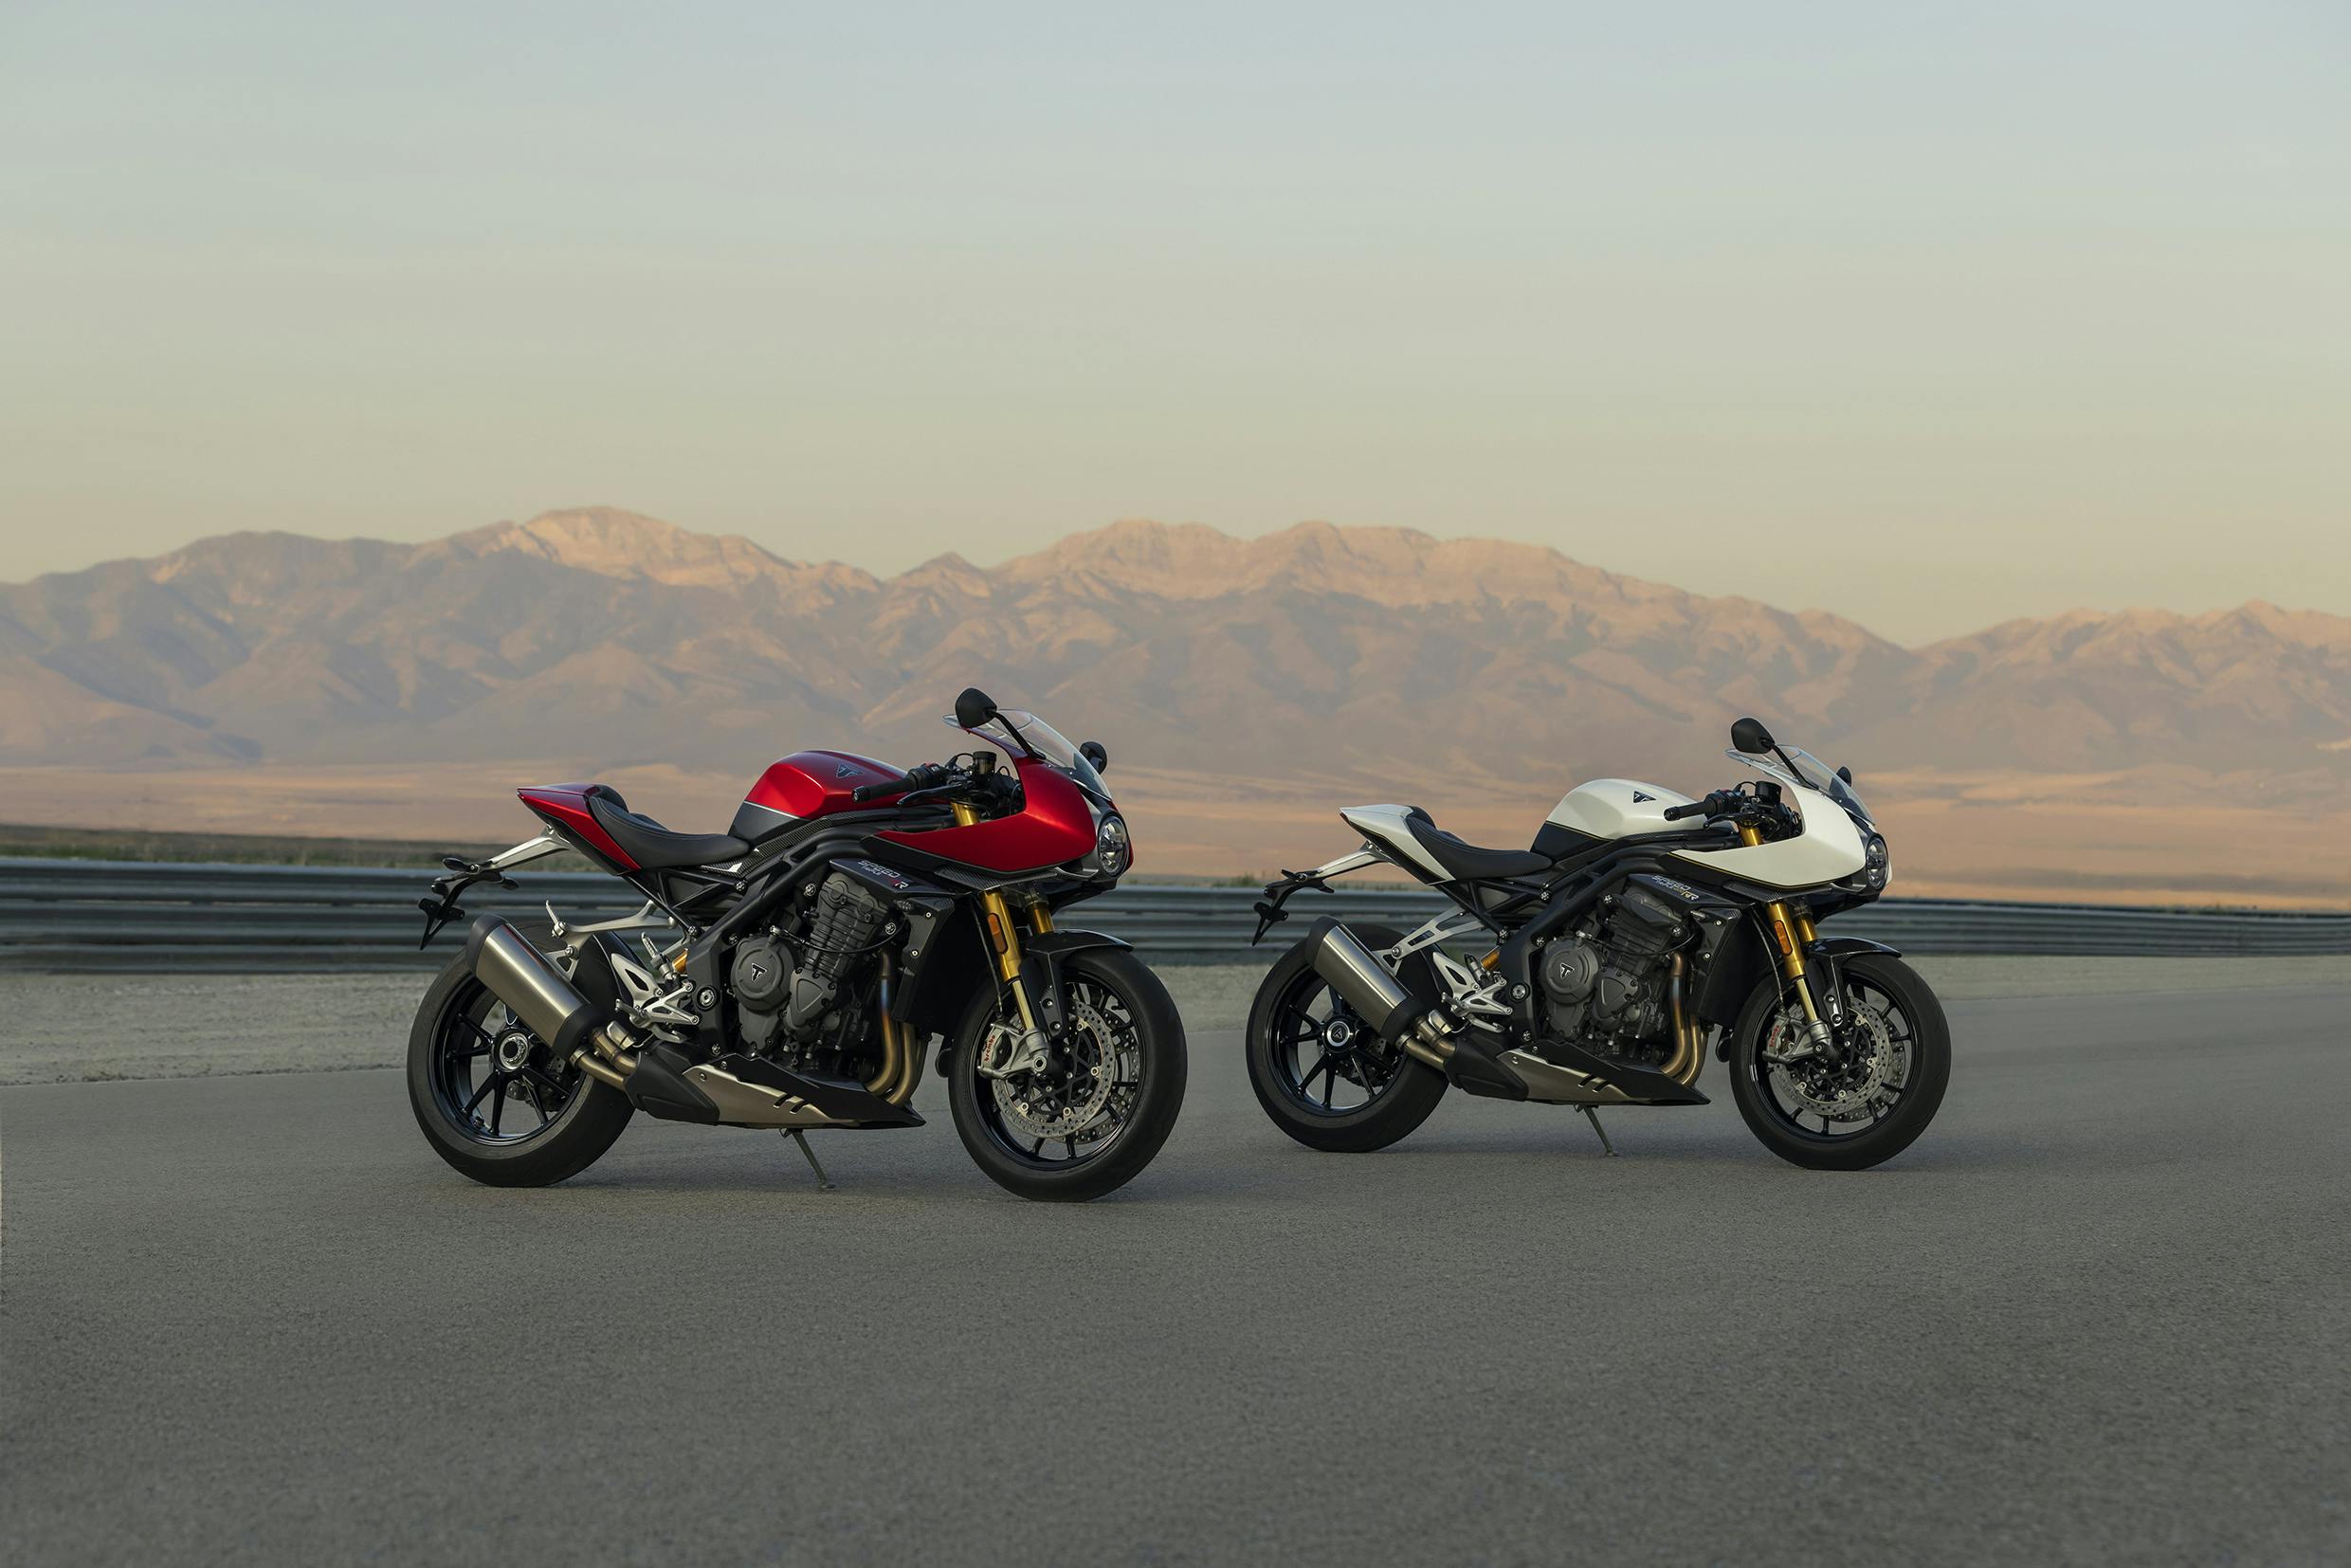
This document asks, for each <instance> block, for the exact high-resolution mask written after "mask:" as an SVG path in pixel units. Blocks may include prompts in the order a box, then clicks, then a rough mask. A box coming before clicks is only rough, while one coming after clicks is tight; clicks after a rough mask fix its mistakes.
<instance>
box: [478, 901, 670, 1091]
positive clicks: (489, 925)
mask: <svg viewBox="0 0 2351 1568" xmlns="http://www.w3.org/2000/svg"><path fill="white" fill-rule="evenodd" d="M465 963H466V966H467V967H468V968H470V969H471V970H472V971H473V974H474V978H476V979H478V980H480V981H481V982H482V983H483V985H485V986H487V987H489V989H490V994H491V995H493V996H496V997H497V998H498V999H499V1000H500V1001H501V1002H503V1003H505V1004H506V1005H507V1006H508V1007H509V1008H512V1009H513V1010H514V1015H515V1016H516V1017H517V1018H519V1019H521V1020H522V1027H523V1028H525V1029H527V1030H530V1031H531V1032H532V1033H533V1034H536V1035H538V1037H539V1038H540V1039H542V1040H544V1041H546V1042H547V1043H548V1044H549V1045H551V1046H553V1047H554V1048H555V1051H556V1058H557V1059H558V1060H561V1061H567V1062H570V1063H571V1064H572V1065H573V1066H574V1067H578V1068H579V1069H580V1070H581V1071H582V1072H584V1073H586V1074H588V1076H589V1077H591V1078H593V1079H595V1080H596V1081H597V1082H599V1083H603V1084H609V1085H611V1086H612V1087H613V1088H616V1089H617V1088H619V1087H621V1086H622V1085H625V1084H627V1083H628V1082H629V1074H630V1073H632V1072H634V1071H636V1070H637V1056H636V1047H637V1039H636V1036H635V1035H634V1034H632V1033H631V1032H630V1031H629V1026H628V1025H626V1024H624V1023H622V1022H621V1021H620V1020H619V1019H618V1018H616V1017H614V1016H613V1015H612V1013H611V1010H610V1009H609V1008H603V1007H599V1006H597V1005H596V1004H595V1003H593V1002H592V1001H590V1000H589V999H588V998H587V997H585V996H582V995H581V994H579V992H578V990H577V989H576V988H575V987H574V986H573V984H572V982H571V981H569V980H567V979H565V978H564V977H563V972H562V971H561V970H558V969H557V968H556V966H555V962H554V960H553V959H551V958H549V957H547V955H546V954H544V953H541V952H540V951H539V950H538V948H536V947H533V946H532V945H531V944H530V942H529V941H527V940H525V939H524V938H523V936H522V933H520V932H519V931H517V930H516V929H515V928H514V927H513V926H511V925H509V924H507V923H506V922H505V921H501V920H500V919H499V918H498V917H497V916H496V915H484V916H483V917H482V918H481V919H480V920H478V921H474V922H473V930H472V931H471V932H470V933H468V934H467V935H466V938H465Z"/></svg>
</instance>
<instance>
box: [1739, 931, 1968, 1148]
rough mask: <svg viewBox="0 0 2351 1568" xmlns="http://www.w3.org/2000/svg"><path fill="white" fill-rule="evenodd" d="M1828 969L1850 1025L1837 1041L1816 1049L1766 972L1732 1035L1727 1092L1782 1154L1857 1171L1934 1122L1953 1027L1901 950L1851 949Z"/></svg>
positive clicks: (1947, 1077)
mask: <svg viewBox="0 0 2351 1568" xmlns="http://www.w3.org/2000/svg"><path fill="white" fill-rule="evenodd" d="M1824 967H1825V966H1824ZM1835 968H1836V970H1837V973H1838V975H1839V978H1840V981H1841V983H1842V986H1843V989H1844V1008H1845V1012H1846V1015H1847V1023H1848V1033H1847V1038H1846V1040H1845V1042H1844V1043H1843V1044H1842V1046H1841V1047H1840V1048H1838V1049H1836V1050H1834V1051H1815V1050H1813V1049H1812V1048H1810V1046H1809V1043H1808V1042H1807V1040H1806V1037H1805V1029H1806V1022H1805V1018H1804V1014H1803V1012H1801V1011H1800V1008H1799V1005H1798V1004H1797V1003H1796V1002H1795V1001H1793V1000H1790V999H1789V998H1787V997H1785V996H1783V995H1782V994H1781V993H1780V990H1779V987H1778V985H1777V981H1770V980H1767V981H1765V982H1764V983H1763V984H1762V985H1759V986H1758V987H1757V988H1756V992H1755V994H1754V995H1753V996H1752V997H1750V998H1748V1001H1747V1005H1746V1008H1745V1009H1744V1010H1743V1011H1742V1012H1740V1016H1739V1024H1738V1029H1737V1031H1736V1032H1735V1033H1734V1034H1733V1035H1732V1037H1731V1047H1730V1058H1731V1098H1732V1099H1733V1100H1734V1101H1736V1102H1737V1103H1738V1105H1739V1114H1740V1116H1741V1117H1742V1118H1744V1119H1745V1121H1746V1123H1747V1127H1748V1129H1749V1130H1750V1131H1751V1132H1753V1133H1754V1134H1755V1136H1756V1137H1758V1138H1759V1139H1761V1140H1763V1146H1764V1147H1765V1148H1767V1149H1769V1150H1771V1152H1772V1153H1774V1154H1776V1155H1777V1156H1778V1157H1779V1158H1782V1159H1784V1160H1787V1161H1789V1162H1790V1163H1792V1164H1795V1165H1802V1166H1805V1167H1807V1168H1809V1169H1812V1170H1815V1171H1861V1170H1867V1169H1868V1168H1869V1167H1870V1166H1872V1165H1879V1164H1883V1163H1885V1162H1886V1160H1889V1159H1891V1158H1894V1157H1895V1156H1896V1155H1898V1154H1900V1153H1902V1151H1903V1150H1904V1149H1906V1148H1908V1147H1909V1146H1910V1145H1911V1144H1912V1143H1913V1142H1914V1141H1916V1140H1917V1139H1918V1136H1919V1135H1920V1134H1921V1133H1923V1132H1924V1131H1926V1124H1927V1123H1928V1122H1930V1121H1933V1120H1934V1119H1935V1110H1936V1108H1937V1107H1938V1106H1940V1105H1941V1103H1942V1096H1943V1090H1944V1088H1945V1087H1947V1086H1948V1085H1949V1084H1950V1082H1951V1025H1950V1024H1949V1022H1948V1021H1946V1020H1945V1019H1944V1017H1943V1013H1942V1004H1941V1002H1939V1001H1937V1000H1936V999H1935V993H1934V992H1933V991H1932V990H1931V989H1929V988H1928V986H1927V984H1926V982H1925V981H1924V980H1923V979H1922V978H1920V976H1919V973H1918V971H1917V970H1915V969H1912V968H1911V967H1910V966H1909V965H1908V964H1906V963H1904V962H1903V961H1902V960H1901V959H1900V958H1896V957H1888V956H1886V955H1885V954H1881V953H1865V954H1857V955H1855V956H1853V957H1848V958H1843V959H1840V960H1838V962H1837V963H1836V965H1835Z"/></svg>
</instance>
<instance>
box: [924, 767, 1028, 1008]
mask: <svg viewBox="0 0 2351 1568" xmlns="http://www.w3.org/2000/svg"><path fill="white" fill-rule="evenodd" d="M949 810H951V811H954V812H955V819H956V826H957V827H958V828H968V827H970V826H971V825H972V824H973V823H975V822H977V821H978V820H979V812H977V811H975V810H973V809H972V808H971V807H970V806H967V805H965V804H964V803H963V802H962V801H960V800H958V801H956V802H954V803H953V804H952V805H951V806H950V807H949ZM979 913H980V921H981V923H982V924H983V925H985V926H986V927H987V931H988V946H989V949H990V951H992V952H993V953H994V955H995V960H996V975H998V977H999V978H1001V979H1002V980H1003V981H1004V983H1005V984H1006V985H1008V986H1010V987H1011V990H1012V1001H1013V1002H1014V1003H1015V1004H1016V1005H1017V1006H1018V1007H1019V1009H1020V1027H1021V1029H1022V1030H1034V1029H1035V1028H1036V1027H1037V1016H1036V1014H1035V1013H1034V1012H1031V1011H1030V1007H1029V991H1028V988H1027V987H1025V986H1023V985H1022V984H1021V983H1020V928H1019V927H1018V926H1016V925H1014V924H1013V923H1012V901H1011V900H1010V899H1008V898H1006V897H1005V896H1004V895H1003V894H1002V893H1001V892H998V891H996V890H994V889H993V888H991V889H990V890H989V891H987V892H985V893H982V894H981V895H980V896H979ZM1047 923H1048V926H1049V924H1050V917H1049V916H1048V918H1047Z"/></svg>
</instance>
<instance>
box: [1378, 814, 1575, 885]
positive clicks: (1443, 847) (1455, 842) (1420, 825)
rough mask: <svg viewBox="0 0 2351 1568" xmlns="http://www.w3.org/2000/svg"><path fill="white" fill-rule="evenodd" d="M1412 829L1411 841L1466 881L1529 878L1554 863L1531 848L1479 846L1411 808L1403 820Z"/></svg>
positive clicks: (1548, 868)
mask: <svg viewBox="0 0 2351 1568" xmlns="http://www.w3.org/2000/svg"><path fill="white" fill-rule="evenodd" d="M1404 825H1405V826H1406V827H1407V828H1409V829H1411V830H1412V841H1413V842H1414V843H1416V844H1418V845H1419V846H1420V847H1421V848H1423V849H1426V850H1428V851H1429V856H1430V858H1431V859H1432V860H1434V861H1435V862H1436V863H1437V864H1438V865H1439V866H1444V867H1445V869H1446V870H1448V871H1449V872H1451V873H1452V874H1453V875H1454V876H1455V877H1458V878H1460V879H1461V880H1463V881H1465V882H1490V881H1492V880H1494V879H1495V878H1498V877H1532V876H1537V875H1540V873H1542V872H1544V871H1548V870H1550V869H1551V867H1552V866H1553V865H1554V864H1555V863H1554V862H1553V860H1552V859H1551V857H1550V856H1549V855H1539V854H1537V853H1536V852H1535V851H1534V850H1532V849H1482V848H1478V846H1476V845H1474V844H1465V843H1463V842H1462V841H1461V840H1460V839H1457V838H1455V837H1454V836H1453V835H1452V834H1450V833H1449V832H1447V831H1445V830H1443V829H1441V828H1439V827H1438V826H1437V825H1436V824H1435V823H1433V822H1431V821H1430V820H1429V813H1428V812H1426V811H1413V812H1412V814H1411V815H1409V816H1407V817H1406V818H1405V819H1404Z"/></svg>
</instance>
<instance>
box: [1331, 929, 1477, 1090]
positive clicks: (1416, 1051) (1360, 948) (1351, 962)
mask: <svg viewBox="0 0 2351 1568" xmlns="http://www.w3.org/2000/svg"><path fill="white" fill-rule="evenodd" d="M1306 940H1307V941H1309V942H1311V943H1312V944H1313V947H1312V950H1311V957H1312V962H1313V964H1314V972H1315V973H1316V974H1317V975H1321V976H1322V978H1323V979H1325V980H1327V981H1329V982H1330V986H1331V989H1332V990H1333V991H1336V992H1338V993H1339V995H1340V1000H1342V1001H1344V1002H1345V1003H1346V1004H1347V1005H1348V1006H1349V1007H1351V1008H1353V1009H1355V1011H1356V1012H1357V1014H1358V1016H1359V1017H1361V1018H1362V1020H1363V1021H1364V1022H1365V1023H1367V1024H1369V1025H1370V1026H1371V1027H1372V1032H1374V1033H1375V1034H1377V1035H1378V1036H1380V1038H1382V1039H1384V1040H1394V1041H1396V1042H1397V1043H1398V1044H1400V1045H1401V1046H1403V1048H1404V1049H1405V1050H1406V1051H1407V1052H1408V1053H1409V1054H1411V1055H1412V1057H1413V1058H1415V1059H1416V1060H1418V1061H1422V1062H1426V1063H1427V1064H1428V1065H1429V1066H1431V1067H1436V1068H1439V1069H1442V1068H1443V1067H1444V1066H1445V1064H1446V1062H1447V1060H1448V1059H1449V1058H1450V1057H1451V1056H1452V1054H1453V1050H1454V1046H1453V1040H1452V1035H1453V1033H1454V1030H1455V1028H1456V1026H1455V1025H1454V1024H1453V1022H1452V1021H1451V1020H1450V1019H1449V1018H1448V1017H1447V1016H1446V1015H1445V1013H1444V1012H1442V1011H1440V1010H1439V1009H1438V1008H1437V1007H1436V1005H1435V1004H1433V1003H1431V1002H1427V1001H1423V1000H1422V999H1421V998H1419V997H1417V996H1415V995H1413V994H1412V993H1411V992H1409V991H1407V990H1405V989H1404V987H1403V986H1402V985H1401V984H1399V983H1398V982H1397V980H1396V977H1395V976H1394V975H1391V974H1389V973H1388V966H1387V965H1385V964H1383V963H1381V962H1380V961H1379V960H1378V959H1377V958H1376V957H1373V956H1372V950H1371V949H1370V948H1368V947H1365V946H1364V945H1363V944H1362V943H1361V942H1359V941H1358V940H1357V939H1356V937H1355V933H1353V932H1352V931H1349V930H1348V929H1347V928H1346V927H1345V926H1343V925H1341V924H1340V923H1339V921H1337V920H1335V919H1333V918H1332V917H1330V916H1327V915H1326V916H1324V917H1323V918H1322V919H1321V920H1320V921H1316V922H1315V925H1314V929H1313V930H1311V931H1309V932H1308V933H1306Z"/></svg>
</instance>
